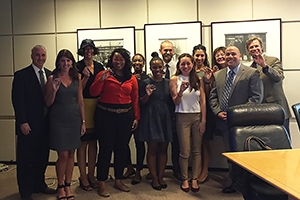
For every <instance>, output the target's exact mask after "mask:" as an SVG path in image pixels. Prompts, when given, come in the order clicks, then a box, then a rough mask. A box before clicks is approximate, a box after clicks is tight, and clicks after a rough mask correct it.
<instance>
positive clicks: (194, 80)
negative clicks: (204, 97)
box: [175, 53, 200, 91]
mask: <svg viewBox="0 0 300 200" xmlns="http://www.w3.org/2000/svg"><path fill="white" fill-rule="evenodd" d="M184 57H187V58H189V59H190V60H191V62H192V63H193V65H195V61H194V57H193V56H192V55H191V54H189V53H183V54H181V55H180V56H179V57H178V62H177V64H176V68H177V70H176V73H175V75H176V76H178V75H180V74H182V72H181V71H180V60H181V59H182V58H184ZM189 82H190V86H191V89H190V91H192V89H194V90H199V89H200V79H199V77H198V76H197V73H196V70H195V67H193V68H192V70H191V71H190V74H189Z"/></svg>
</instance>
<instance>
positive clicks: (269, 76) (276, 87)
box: [246, 37, 291, 134]
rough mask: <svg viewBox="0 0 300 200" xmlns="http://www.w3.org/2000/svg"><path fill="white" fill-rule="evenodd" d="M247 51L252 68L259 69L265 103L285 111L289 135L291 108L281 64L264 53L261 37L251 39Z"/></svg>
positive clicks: (247, 43)
mask: <svg viewBox="0 0 300 200" xmlns="http://www.w3.org/2000/svg"><path fill="white" fill-rule="evenodd" d="M246 46H247V50H248V52H249V54H250V55H251V56H252V58H253V63H252V65H251V66H252V67H254V68H257V70H258V71H259V73H260V79H261V80H262V82H263V86H264V95H263V103H276V104H279V105H281V106H282V107H283V108H284V110H285V122H284V127H285V128H286V130H287V132H288V134H290V133H289V132H290V130H289V122H290V120H289V118H290V117H291V112H290V108H289V105H288V102H287V100H286V97H285V94H284V92H283V88H282V80H283V79H284V75H283V68H282V65H281V62H280V60H279V59H278V58H276V57H271V56H267V55H266V54H265V53H264V51H263V47H262V46H263V45H262V40H261V39H260V38H259V37H251V38H249V39H248V40H247V42H246Z"/></svg>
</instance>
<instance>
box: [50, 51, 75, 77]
mask: <svg viewBox="0 0 300 200" xmlns="http://www.w3.org/2000/svg"><path fill="white" fill-rule="evenodd" d="M62 57H66V58H68V59H70V60H71V61H72V67H71V68H70V70H69V76H70V77H71V78H72V80H75V81H76V80H78V70H77V68H76V61H75V59H74V56H73V54H72V53H71V51H69V50H68V49H62V50H60V51H59V52H58V54H57V57H56V61H55V69H54V70H53V72H52V74H53V75H58V74H59V72H60V71H61V68H60V64H59V61H60V59H61V58H62Z"/></svg>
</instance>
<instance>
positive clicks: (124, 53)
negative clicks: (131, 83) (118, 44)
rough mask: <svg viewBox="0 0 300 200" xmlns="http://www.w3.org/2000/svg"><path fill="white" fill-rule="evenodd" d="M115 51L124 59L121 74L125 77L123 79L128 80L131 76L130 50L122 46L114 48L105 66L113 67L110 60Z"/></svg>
mask: <svg viewBox="0 0 300 200" xmlns="http://www.w3.org/2000/svg"><path fill="white" fill-rule="evenodd" d="M115 53H119V54H121V56H122V57H123V58H124V59H125V66H124V68H123V76H124V78H125V80H129V79H130V78H131V75H132V72H131V68H132V62H131V59H130V52H129V51H128V50H127V49H124V48H116V49H114V50H113V51H112V52H111V54H110V56H109V58H108V62H107V65H106V66H107V67H109V68H111V69H113V68H114V67H113V64H112V60H113V57H114V54H115Z"/></svg>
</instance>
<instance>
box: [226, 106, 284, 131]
mask: <svg viewBox="0 0 300 200" xmlns="http://www.w3.org/2000/svg"><path fill="white" fill-rule="evenodd" d="M284 119H285V111H284V109H283V107H282V106H280V105H278V104H271V103H263V104H256V103H248V104H242V105H237V106H232V107H230V108H229V109H228V110H227V123H228V128H231V127H233V126H252V125H253V126H254V125H269V124H277V125H283V123H284Z"/></svg>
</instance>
